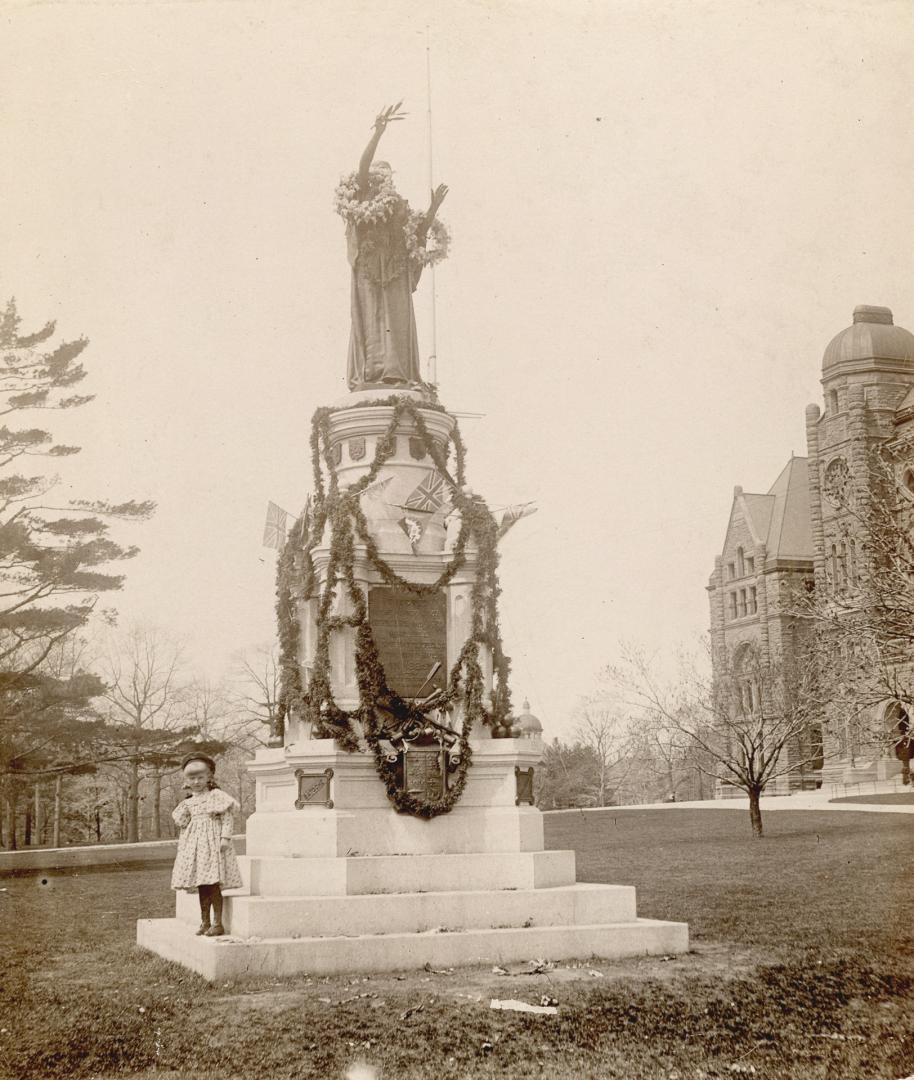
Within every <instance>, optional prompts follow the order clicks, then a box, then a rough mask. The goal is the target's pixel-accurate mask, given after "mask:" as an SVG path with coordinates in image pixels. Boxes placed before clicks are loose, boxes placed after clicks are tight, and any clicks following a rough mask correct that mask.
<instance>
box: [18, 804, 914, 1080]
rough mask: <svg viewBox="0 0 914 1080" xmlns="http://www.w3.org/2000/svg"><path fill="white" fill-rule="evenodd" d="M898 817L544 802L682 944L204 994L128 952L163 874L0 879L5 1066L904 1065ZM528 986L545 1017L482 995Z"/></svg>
mask: <svg viewBox="0 0 914 1080" xmlns="http://www.w3.org/2000/svg"><path fill="white" fill-rule="evenodd" d="M912 824H914V823H912V822H911V821H910V820H909V819H908V818H907V816H903V815H891V814H864V813H860V814H857V813H848V812H845V813H828V812H822V813H813V812H809V813H806V812H802V811H797V812H794V811H779V812H777V813H772V814H769V815H768V816H767V817H766V819H765V828H766V831H767V834H768V835H767V836H766V838H765V839H764V840H760V841H756V840H753V839H752V838H751V835H750V833H749V824H748V815H746V817H745V818H744V817H743V815H741V814H737V813H722V812H720V811H714V810H691V809H688V810H678V809H668V810H654V811H651V810H645V811H639V810H607V811H600V812H588V813H582V814H576V813H569V814H555V815H548V816H547V819H546V833H547V842H548V844H549V846H550V847H574V848H575V849H576V850H577V852H578V877H579V878H580V879H582V880H590V881H612V882H618V883H625V884H633V885H636V886H637V887H638V893H639V911H640V914H642V915H645V916H652V917H656V918H673V919H682V920H686V921H688V922H689V923H690V926H691V931H692V938H693V952H692V953H691V954H690V955H688V956H686V957H681V958H677V959H674V960H667V961H664V960H661V959H659V958H654V959H647V958H645V959H638V960H632V961H627V962H625V963H615V964H610V963H604V962H602V961H594V962H585V963H584V964H583V965H578V966H575V965H560V966H559V967H558V968H557V969H556V970H553V971H549V972H547V973H546V974H541V975H523V974H516V975H514V974H512V975H509V976H499V975H495V974H493V973H492V972H491V971H489V970H488V969H485V970H480V969H475V970H470V971H466V972H464V971H457V972H455V973H453V974H436V973H431V972H429V973H424V972H420V973H412V974H409V975H407V976H406V977H405V978H403V977H400V978H397V977H396V976H394V975H390V976H380V977H376V976H372V977H371V978H370V979H364V978H359V979H355V978H353V979H345V978H334V979H317V978H315V979H309V978H307V977H305V976H302V977H300V978H296V979H292V980H288V981H285V982H283V983H269V982H265V981H262V980H261V981H259V982H255V983H238V984H223V985H215V986H212V985H209V984H207V983H205V982H204V981H203V980H202V979H200V978H198V977H197V976H194V975H191V974H189V973H187V972H185V971H184V970H183V969H181V968H179V967H177V966H175V965H171V964H168V963H165V962H164V961H161V960H159V959H158V958H155V957H152V956H150V955H148V954H143V953H140V952H139V951H138V950H136V948H135V947H134V945H133V939H134V934H135V920H136V919H137V918H138V917H140V916H143V917H149V916H151V917H155V916H164V915H170V914H171V913H172V909H173V901H172V896H171V894H170V892H169V890H168V873H169V869H168V867H165V866H147V867H143V868H140V869H133V870H123V871H115V870H111V869H108V868H106V869H105V870H104V871H98V872H85V871H82V872H79V873H66V874H63V873H60V874H53V875H50V874H45V875H30V876H21V877H6V878H2V879H0V889H3V890H4V891H2V892H0V949H2V955H3V957H4V959H5V961H6V962H5V965H4V967H5V971H6V977H5V978H4V979H3V981H2V983H0V1075H2V1076H4V1077H6V1076H8V1077H10V1078H16V1080H29V1078H32V1077H35V1078H37V1077H41V1078H45V1077H47V1078H56V1077H85V1078H89V1077H93V1078H98V1080H109V1078H113V1077H115V1076H124V1075H130V1076H142V1077H148V1078H149V1080H153V1078H156V1080H236V1078H238V1080H241V1078H244V1080H254V1078H261V1077H264V1078H267V1077H269V1078H287V1077H288V1078H293V1077H294V1078H321V1080H323V1078H336V1077H344V1076H346V1075H347V1072H348V1070H349V1069H350V1067H351V1066H352V1065H353V1064H354V1063H357V1062H360V1061H361V1062H364V1063H366V1065H368V1066H371V1067H373V1068H374V1069H377V1070H379V1075H380V1076H381V1077H383V1078H384V1080H393V1078H396V1080H401V1078H426V1077H427V1078H432V1077H434V1078H436V1080H439V1078H442V1077H496V1076H498V1077H507V1078H518V1080H520V1078H525V1080H526V1078H529V1077H534V1078H536V1077H549V1078H550V1080H577V1078H584V1077H594V1078H596V1077H600V1078H604V1077H605V1078H610V1077H619V1078H622V1077H625V1078H630V1080H657V1078H663V1080H691V1078H696V1080H698V1078H702V1080H705V1078H710V1077H728V1078H733V1077H742V1076H753V1077H757V1078H760V1080H761V1078H792V1077H796V1078H798V1080H799V1078H801V1077H802V1078H803V1080H819V1078H821V1080H826V1078H827V1080H842V1078H843V1080H851V1078H853V1080H862V1078H878V1080H881V1078H886V1080H889V1078H891V1080H900V1078H902V1077H907V1076H909V1075H911V1074H912V1073H914V1010H912V1008H911V1004H912V1000H914V996H912V991H914V972H912V959H914V926H912V920H911V918H910V904H909V902H908V897H909V893H910V882H911V876H910V873H909V871H908V867H909V865H910V838H911V827H912ZM328 902H331V903H332V900H329V901H328ZM592 972H597V974H596V975H594V974H592ZM543 994H549V995H550V996H553V997H555V998H557V999H558V1002H559V1013H558V1016H555V1017H538V1016H527V1015H522V1014H516V1013H510V1012H496V1011H493V1010H490V1008H489V1000H490V998H493V997H499V998H520V999H523V1000H526V1001H529V1002H538V1001H539V999H540V997H541V995H543ZM4 1069H5V1070H6V1071H5V1072H4V1071H3V1070H4ZM353 1075H356V1074H353ZM363 1075H366V1076H367V1075H374V1073H372V1072H368V1073H365V1074H363Z"/></svg>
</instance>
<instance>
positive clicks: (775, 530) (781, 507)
mask: <svg viewBox="0 0 914 1080" xmlns="http://www.w3.org/2000/svg"><path fill="white" fill-rule="evenodd" d="M808 464H809V463H808V461H807V459H806V458H800V457H793V458H791V459H790V461H788V462H787V464H786V465H785V466H784V468H783V470H782V472H781V475H780V476H779V477H778V478H777V480H775V482H774V483H773V484H772V485H771V487H770V489H769V491H768V494H769V495H773V496H774V507H773V510H772V513H771V524H770V526H769V529H768V539H767V542H766V543H767V547H768V554H769V556H775V557H776V558H782V559H811V558H812V557H813V544H812V524H811V522H810V518H809V469H808Z"/></svg>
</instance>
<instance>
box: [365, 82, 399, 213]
mask: <svg viewBox="0 0 914 1080" xmlns="http://www.w3.org/2000/svg"><path fill="white" fill-rule="evenodd" d="M402 104H403V102H402V101H398V102H397V104H396V105H388V106H386V107H385V108H383V109H382V110H381V111H380V112H379V113H378V115H377V116H376V117H375V120H374V134H373V135H372V136H371V138H370V139H369V140H368V145H367V146H366V147H365V149H364V151H363V152H362V157H361V158H360V159H359V190H360V191H361V193H362V198H365V196H366V195H367V194H368V170H369V169H370V168H371V163H372V161H374V155H375V151H376V150H377V149H378V143H379V142H380V141H381V136H382V135H383V134H384V132H385V131H386V130H387V125H388V124H389V123H391V122H392V121H394V120H402V119H403V118H404V117H405V116H406V115H407V114H406V113H405V112H400V106H401V105H402Z"/></svg>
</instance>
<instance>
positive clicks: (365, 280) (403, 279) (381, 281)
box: [346, 199, 422, 390]
mask: <svg viewBox="0 0 914 1080" xmlns="http://www.w3.org/2000/svg"><path fill="white" fill-rule="evenodd" d="M408 214H409V206H408V205H407V203H406V201H405V200H403V199H401V200H400V202H399V203H398V205H397V209H396V211H395V212H394V214H393V215H392V216H391V218H390V220H389V221H385V222H382V223H380V224H373V225H355V224H352V223H350V224H349V225H348V226H347V229H346V240H347V245H348V252H349V265H350V266H351V267H352V290H351V311H352V329H351V332H350V335H349V362H348V366H347V381H348V383H349V389H350V390H359V389H361V388H362V387H364V386H377V385H388V386H416V385H418V384H420V383H421V381H422V375H421V369H420V364H419V342H418V338H417V336H416V314H415V311H414V310H413V292H414V291H415V288H416V286H417V285H418V283H419V277H420V275H421V273H422V268H421V266H418V265H416V264H414V263H413V262H411V260H410V259H409V257H408V255H407V251H406V235H405V231H404V230H405V225H406V221H407V216H408Z"/></svg>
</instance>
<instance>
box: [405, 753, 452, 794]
mask: <svg viewBox="0 0 914 1080" xmlns="http://www.w3.org/2000/svg"><path fill="white" fill-rule="evenodd" d="M443 754H444V751H443V750H441V749H440V748H439V747H425V746H420V747H408V748H407V750H406V753H405V754H404V755H403V787H404V789H405V790H406V791H407V792H408V793H409V794H410V795H415V796H416V797H417V798H419V799H422V800H424V801H425V802H437V801H438V800H439V799H440V798H441V797H442V796H443V795H444V784H445V773H444V770H443V769H442V768H441V758H442V755H443Z"/></svg>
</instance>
